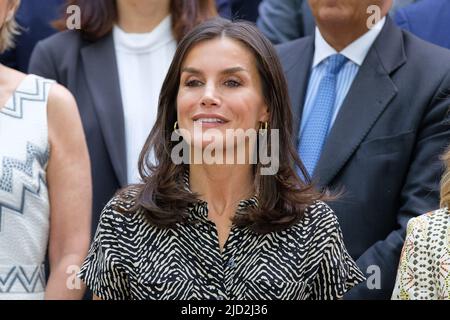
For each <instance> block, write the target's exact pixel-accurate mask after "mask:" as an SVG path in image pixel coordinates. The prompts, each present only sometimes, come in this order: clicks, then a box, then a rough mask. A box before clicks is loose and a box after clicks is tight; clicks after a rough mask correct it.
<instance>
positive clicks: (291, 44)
mask: <svg viewBox="0 0 450 320" xmlns="http://www.w3.org/2000/svg"><path fill="white" fill-rule="evenodd" d="M312 39H313V37H312V36H307V37H302V38H298V39H295V40H292V41H288V42H283V43H280V44H277V45H276V46H275V49H276V50H277V52H278V54H279V55H285V54H293V53H295V52H296V53H297V54H298V53H299V52H300V53H301V52H302V51H299V50H302V49H304V48H306V47H308V46H310V45H312V44H314V43H313V41H312Z"/></svg>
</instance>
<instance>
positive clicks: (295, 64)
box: [284, 37, 314, 145]
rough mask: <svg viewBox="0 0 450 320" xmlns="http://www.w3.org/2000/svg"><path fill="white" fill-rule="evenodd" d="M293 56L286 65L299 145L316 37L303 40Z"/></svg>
mask: <svg viewBox="0 0 450 320" xmlns="http://www.w3.org/2000/svg"><path fill="white" fill-rule="evenodd" d="M291 57H292V61H287V62H286V63H284V66H285V74H286V77H287V80H288V87H289V95H290V99H291V107H292V116H293V119H294V121H293V130H294V132H293V134H294V136H295V137H296V140H295V141H296V144H297V145H298V138H299V137H298V131H299V128H300V123H301V121H302V114H303V106H304V102H305V98H306V91H307V89H308V83H309V76H310V73H311V66H312V60H313V57H314V37H309V38H307V40H306V41H305V42H302V46H298V48H296V50H295V52H293V53H292V56H291Z"/></svg>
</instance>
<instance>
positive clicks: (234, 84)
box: [225, 80, 241, 88]
mask: <svg viewBox="0 0 450 320" xmlns="http://www.w3.org/2000/svg"><path fill="white" fill-rule="evenodd" d="M225 85H226V86H227V87H231V88H235V87H239V86H240V85H241V84H240V83H239V82H238V81H236V80H227V81H225Z"/></svg>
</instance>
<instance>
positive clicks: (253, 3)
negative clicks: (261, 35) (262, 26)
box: [216, 0, 261, 22]
mask: <svg viewBox="0 0 450 320" xmlns="http://www.w3.org/2000/svg"><path fill="white" fill-rule="evenodd" d="M260 3H261V0H216V4H217V9H218V11H219V14H220V16H222V17H223V18H226V19H231V20H247V21H251V22H256V20H257V18H258V14H259V13H258V7H259V4H260Z"/></svg>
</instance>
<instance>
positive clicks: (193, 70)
mask: <svg viewBox="0 0 450 320" xmlns="http://www.w3.org/2000/svg"><path fill="white" fill-rule="evenodd" d="M242 71H244V72H247V70H246V69H244V68H242V67H232V68H227V69H224V70H222V71H220V73H221V74H232V73H237V72H242ZM181 72H182V73H183V72H187V73H191V74H203V72H202V71H201V70H199V69H196V68H192V67H185V68H183V69H181Z"/></svg>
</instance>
